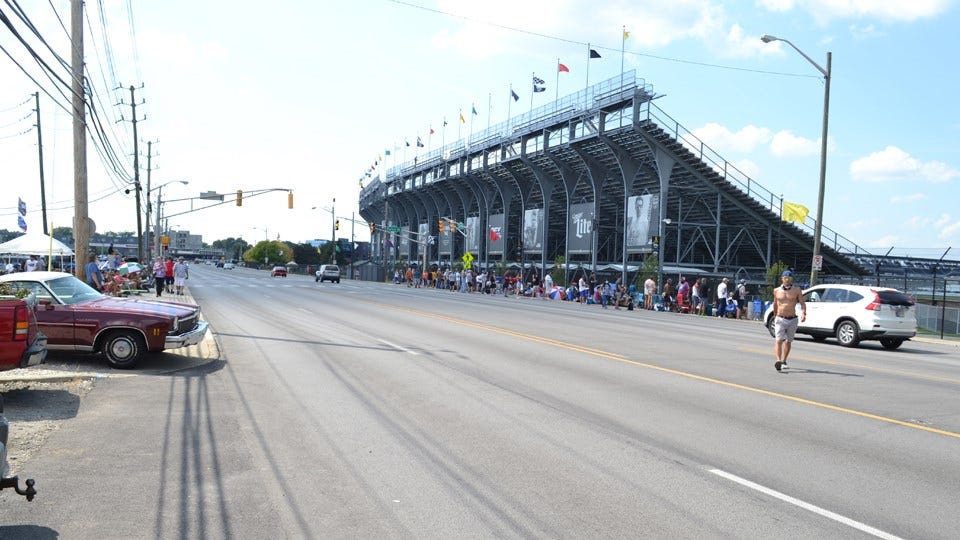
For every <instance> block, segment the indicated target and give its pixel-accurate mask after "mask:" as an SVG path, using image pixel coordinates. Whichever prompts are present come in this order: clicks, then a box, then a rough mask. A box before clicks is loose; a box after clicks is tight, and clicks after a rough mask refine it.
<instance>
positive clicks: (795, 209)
mask: <svg viewBox="0 0 960 540" xmlns="http://www.w3.org/2000/svg"><path fill="white" fill-rule="evenodd" d="M782 212H783V216H782V217H783V220H784V221H793V222H796V223H803V222H804V221H806V220H807V214H809V213H810V210H808V209H807V207H806V206H804V205H802V204H797V203H792V202H784V203H783V210H782Z"/></svg>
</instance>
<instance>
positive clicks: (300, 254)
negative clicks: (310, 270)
mask: <svg viewBox="0 0 960 540" xmlns="http://www.w3.org/2000/svg"><path fill="white" fill-rule="evenodd" d="M290 247H291V249H292V250H293V260H295V261H297V263H299V264H301V265H308V266H311V265H313V266H316V265H318V264H321V260H322V259H321V258H320V253H319V252H318V251H317V248H315V247H313V246H312V245H310V244H295V245H291V246H290Z"/></svg>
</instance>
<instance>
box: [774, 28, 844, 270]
mask: <svg viewBox="0 0 960 540" xmlns="http://www.w3.org/2000/svg"><path fill="white" fill-rule="evenodd" d="M760 40H761V41H763V42H764V43H770V42H771V41H782V42H784V43H786V44H787V45H790V46H791V47H793V50H795V51H797V52H798V53H800V56H803V57H804V58H805V59H806V60H807V62H810V63H811V64H813V67H815V68H817V70H818V71H819V72H820V73H822V74H823V132H822V133H821V135H820V190H819V192H818V193H817V222H816V224H815V226H814V229H813V261H811V265H810V286H811V287H813V286H814V285H816V284H817V273H818V270H817V265H816V262H817V261H818V260H820V236H821V232H822V230H823V229H822V223H823V192H824V189H825V187H826V183H827V125H828V119H829V117H830V69H831V64H832V62H833V53H831V52H829V51H827V68H826V69H824V68H822V67H820V64H818V63H816V62H814V61H813V59H812V58H810V57H809V56H807V55H806V54H805V53H804V52H803V51H801V50H800V49H798V48H797V46H796V45H794V44H793V43H791V42H790V41H789V40H786V39H783V38H778V37H775V36H771V35H769V34H767V35H764V36H763V37H761V38H760Z"/></svg>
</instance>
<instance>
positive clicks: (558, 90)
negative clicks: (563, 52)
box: [553, 58, 560, 101]
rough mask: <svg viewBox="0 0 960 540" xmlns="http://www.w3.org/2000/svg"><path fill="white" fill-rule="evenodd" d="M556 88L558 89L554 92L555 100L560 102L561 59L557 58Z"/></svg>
mask: <svg viewBox="0 0 960 540" xmlns="http://www.w3.org/2000/svg"><path fill="white" fill-rule="evenodd" d="M554 88H556V91H555V92H554V95H553V100H554V101H558V100H559V99H560V59H559V58H557V84H556V86H554Z"/></svg>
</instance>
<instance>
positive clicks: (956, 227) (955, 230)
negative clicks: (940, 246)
mask: <svg viewBox="0 0 960 540" xmlns="http://www.w3.org/2000/svg"><path fill="white" fill-rule="evenodd" d="M938 236H939V237H940V238H941V239H942V240H947V239H949V238H951V237H953V236H958V237H960V221H954V222H953V223H951V224H950V225H947V226H946V227H944V228H942V229H940V234H939V235H938Z"/></svg>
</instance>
